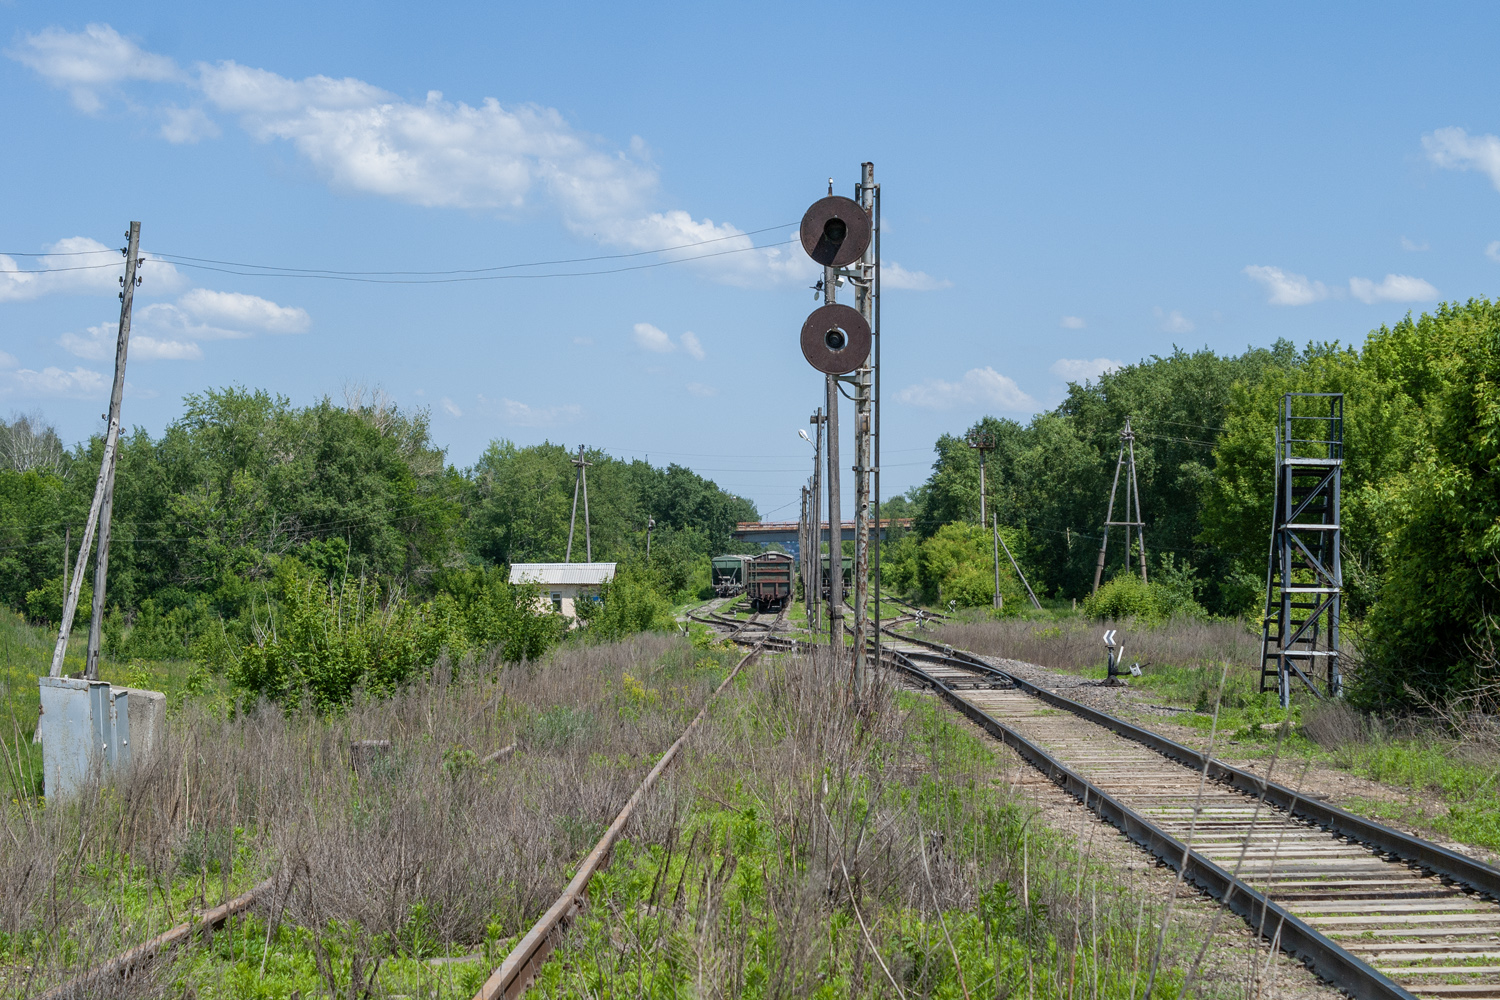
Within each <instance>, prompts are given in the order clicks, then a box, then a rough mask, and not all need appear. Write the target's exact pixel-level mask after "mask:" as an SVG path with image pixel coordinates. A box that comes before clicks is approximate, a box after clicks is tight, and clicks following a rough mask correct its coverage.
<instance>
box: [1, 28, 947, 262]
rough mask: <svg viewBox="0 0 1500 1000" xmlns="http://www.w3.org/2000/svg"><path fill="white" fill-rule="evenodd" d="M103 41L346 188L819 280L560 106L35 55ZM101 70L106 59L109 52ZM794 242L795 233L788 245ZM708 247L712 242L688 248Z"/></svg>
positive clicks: (168, 131) (57, 76) (175, 116)
mask: <svg viewBox="0 0 1500 1000" xmlns="http://www.w3.org/2000/svg"><path fill="white" fill-rule="evenodd" d="M39 39H40V40H41V41H38V40H39ZM100 39H103V40H104V41H105V42H108V43H109V44H110V45H116V46H117V47H118V45H120V44H123V45H125V46H128V47H129V48H130V50H131V51H132V52H133V53H134V56H133V57H132V58H134V59H135V63H130V64H129V65H131V66H134V67H135V68H134V69H119V68H116V69H114V70H109V71H107V72H104V76H105V77H107V78H108V79H110V80H116V81H118V80H124V79H174V78H177V79H181V81H182V83H183V84H184V86H185V87H187V88H191V89H193V90H196V92H197V93H196V95H195V96H194V101H197V100H198V99H199V98H200V97H201V99H202V100H204V101H206V103H207V106H208V107H209V108H210V109H212V110H216V111H219V112H224V113H227V114H231V115H235V116H237V117H238V118H239V122H240V125H241V127H242V128H244V129H245V131H246V132H248V133H249V134H250V135H251V136H253V137H255V138H256V139H259V140H260V141H263V142H272V141H284V142H288V143H290V144H291V145H292V146H293V147H294V148H295V149H296V150H297V152H298V153H299V154H300V155H301V156H302V157H303V158H304V159H305V160H306V161H307V162H308V163H309V164H311V165H312V167H313V168H314V170H316V171H317V172H318V173H319V174H320V175H321V176H323V177H324V178H325V179H326V180H327V181H328V183H329V184H330V185H331V186H333V187H335V188H337V189H340V190H344V191H352V192H357V193H363V194H373V195H377V196H381V197H386V198H392V199H395V200H397V201H404V202H409V203H412V204H416V205H423V206H427V207H444V208H462V209H491V210H500V211H516V210H520V209H523V208H527V207H534V206H536V205H539V204H550V205H551V206H552V207H554V208H555V209H557V210H558V211H559V212H560V214H561V216H562V220H563V223H564V225H565V226H567V227H568V228H569V229H570V230H572V231H573V232H575V233H577V234H579V235H580V236H583V237H585V238H588V239H591V240H594V241H596V242H598V243H601V244H605V245H608V246H616V247H620V248H623V249H628V250H636V251H654V250H659V249H660V248H663V247H682V249H680V250H677V251H674V252H672V253H668V254H665V255H664V257H665V259H674V258H675V259H690V258H691V259H695V260H696V262H695V263H692V264H689V265H687V266H689V267H692V268H694V269H695V270H699V271H701V272H703V273H705V274H707V275H708V276H710V277H712V278H713V279H714V280H717V281H721V282H725V283H728V284H736V285H746V286H761V285H774V284H784V283H790V282H794V281H795V282H801V281H804V280H810V277H811V276H812V275H815V274H816V273H817V267H816V265H814V264H813V263H812V262H811V261H810V260H808V259H807V257H806V256H805V255H804V254H803V253H802V251H801V248H800V247H796V246H795V245H792V246H770V247H756V246H755V244H754V240H752V238H751V237H749V236H747V235H746V234H745V233H744V232H743V231H742V230H740V229H738V228H736V227H735V226H732V225H730V224H728V223H715V222H713V220H711V219H706V218H705V219H697V218H695V217H694V216H693V215H691V214H690V213H688V212H686V211H683V210H680V209H678V210H666V211H656V210H652V209H651V207H650V204H649V203H650V201H651V199H652V197H653V196H654V194H655V192H656V189H657V184H658V174H657V169H656V167H655V165H654V164H653V163H652V162H651V159H650V152H649V150H648V149H647V147H646V144H645V142H644V141H642V140H641V139H639V138H638V137H637V138H633V139H632V140H631V142H630V143H629V146H628V148H627V149H610V148H608V147H607V146H606V145H605V144H604V143H603V142H602V141H600V140H599V139H598V138H596V137H595V136H592V135H589V134H587V133H585V132H582V131H580V130H579V129H577V128H575V127H574V126H573V125H572V124H571V123H569V122H568V121H567V120H566V119H565V118H564V117H563V115H562V113H561V112H559V111H557V110H556V109H554V108H547V107H542V106H539V105H535V104H519V105H502V104H501V103H500V102H499V101H498V100H496V99H494V98H485V99H483V100H482V101H480V102H479V103H478V104H477V105H476V104H469V103H465V102H463V101H457V102H455V101H448V100H445V99H444V98H443V95H442V94H441V93H440V92H438V91H429V92H428V94H427V95H426V98H425V100H422V101H406V100H402V99H401V98H399V97H397V96H396V95H395V94H392V93H390V92H388V91H385V90H383V89H381V88H380V87H377V86H375V85H373V84H370V83H367V82H365V81H363V80H359V79H355V78H353V77H345V78H343V79H334V78H332V77H327V76H321V75H320V76H310V77H305V78H303V79H300V80H297V79H291V78H288V77H283V76H281V75H279V74H277V73H274V72H271V71H269V70H264V69H257V68H255V67H251V66H242V65H240V64H238V63H236V62H234V61H226V62H220V63H217V64H214V65H210V64H208V63H199V64H198V65H197V66H196V75H195V76H193V77H191V78H189V77H183V76H181V75H180V74H178V73H177V70H176V68H175V65H174V64H173V63H172V62H171V60H169V59H165V58H164V57H161V56H153V55H151V54H149V53H144V52H142V51H141V50H140V49H138V48H136V47H135V46H134V44H133V43H130V42H126V41H125V40H124V39H122V38H120V36H119V35H118V34H117V33H116V32H115V31H114V29H113V28H110V27H109V26H107V25H95V26H91V27H90V28H89V29H87V30H85V31H84V32H80V33H77V34H70V33H68V32H65V31H62V30H60V29H49V30H48V31H47V32H44V33H43V34H42V35H38V36H33V37H32V38H31V39H29V40H28V42H27V44H28V45H29V46H31V49H32V50H37V51H39V49H38V46H42V47H46V46H51V47H52V48H53V49H59V50H60V49H67V48H72V49H77V50H90V51H92V50H93V49H97V48H99V47H100V44H101V43H100ZM91 47H92V48H91ZM105 47H108V46H105ZM12 55H13V56H14V57H15V58H18V59H21V60H22V61H23V62H26V64H27V65H29V66H32V67H33V68H35V69H37V71H38V72H39V73H42V74H43V76H44V77H46V78H47V79H49V80H56V81H62V82H63V83H67V82H68V81H72V80H75V79H82V77H80V73H81V72H82V71H81V70H76V69H74V70H64V69H57V68H54V67H52V66H51V64H50V63H46V64H44V63H43V62H41V61H39V57H34V56H35V53H34V52H31V51H30V50H28V51H27V52H21V53H13V54H12ZM116 62H119V59H117V60H116ZM95 64H99V65H102V63H101V62H100V60H99V59H98V58H94V59H93V61H92V62H91V63H90V65H95ZM84 76H87V74H84ZM88 79H89V80H92V79H93V78H92V77H89V78H88ZM85 82H88V81H87V80H86V81H85ZM94 106H97V99H96V100H95V104H94ZM162 115H163V118H164V124H163V126H162V135H163V137H164V138H166V139H168V140H169V141H171V142H192V141H196V140H198V139H202V138H205V137H207V136H210V135H213V134H215V132H216V130H217V128H218V126H217V125H216V124H214V122H213V121H212V120H211V119H209V117H208V115H207V114H206V113H205V112H204V111H203V110H202V109H199V108H198V107H197V105H196V104H194V106H193V107H190V108H188V109H182V108H180V107H178V106H177V105H175V104H174V105H171V106H169V107H166V108H164V109H163V110H162ZM795 236H796V234H795V233H794V232H789V233H787V234H785V235H784V236H783V239H784V240H794V239H795ZM709 240H712V241H715V242H713V243H709V244H708V245H707V246H696V247H686V246H684V245H685V244H693V243H700V244H701V243H703V242H704V241H709ZM645 262H646V263H651V262H652V261H651V259H650V258H648V259H647V261H645ZM903 275H905V278H903ZM889 280H891V281H892V282H893V287H908V286H913V287H914V285H921V284H923V283H931V282H933V279H931V278H929V277H928V276H926V275H922V274H920V273H919V272H904V271H901V270H900V269H899V268H897V269H896V273H894V274H893V276H892V277H891V278H890V279H889ZM903 280H906V281H907V282H908V283H909V285H902V284H901V282H902V281H903ZM912 283H914V284H912ZM944 284H946V283H941V282H940V283H936V284H933V285H932V287H942V286H943V285H944Z"/></svg>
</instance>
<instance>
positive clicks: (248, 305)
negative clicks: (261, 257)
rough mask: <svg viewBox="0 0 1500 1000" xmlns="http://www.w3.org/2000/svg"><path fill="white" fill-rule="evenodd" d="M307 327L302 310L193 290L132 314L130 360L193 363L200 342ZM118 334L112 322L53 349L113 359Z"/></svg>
mask: <svg viewBox="0 0 1500 1000" xmlns="http://www.w3.org/2000/svg"><path fill="white" fill-rule="evenodd" d="M311 325H312V319H311V317H309V316H308V314H307V311H306V310H305V309H302V308H299V307H296V306H283V305H278V304H276V303H275V302H272V301H271V300H269V299H263V298H261V297H260V296H258V295H245V294H243V293H241V292H215V291H211V290H210V289H207V288H194V289H192V290H191V291H189V292H188V293H187V294H185V295H183V296H182V297H181V298H179V299H178V300H177V301H176V302H153V303H151V304H150V305H147V306H144V307H142V308H141V309H139V310H137V311H136V314H135V319H134V322H133V323H132V324H131V332H130V357H131V359H132V360H137V361H198V360H200V359H201V358H202V357H203V349H202V348H201V347H199V346H198V344H199V341H204V340H242V339H245V338H247V337H253V336H255V335H256V334H257V333H301V332H304V331H306V330H307V329H308V328H309V327H310V326H311ZM118 333H119V328H118V326H117V325H116V324H115V323H113V322H108V323H100V324H98V325H96V326H91V327H89V328H88V329H87V331H86V332H84V333H81V334H80V333H65V334H63V335H62V336H61V337H59V338H58V341H57V342H58V344H59V345H61V346H62V348H63V349H64V350H66V351H67V352H68V353H70V354H73V355H75V356H77V357H80V358H88V359H90V360H93V361H103V360H106V359H109V358H112V357H114V356H115V340H116V337H117V336H118Z"/></svg>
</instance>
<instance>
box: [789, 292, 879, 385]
mask: <svg viewBox="0 0 1500 1000" xmlns="http://www.w3.org/2000/svg"><path fill="white" fill-rule="evenodd" d="M802 356H803V357H804V358H806V359H807V363H808V364H810V365H812V366H813V367H814V368H816V369H817V370H818V371H820V372H823V373H824V374H826V375H843V374H845V373H846V372H852V371H853V370H854V369H856V368H858V367H859V366H860V365H862V364H864V363H865V361H866V360H867V359H868V358H869V357H870V324H869V323H867V322H866V321H865V318H864V317H863V316H861V315H860V314H859V312H858V311H856V310H854V309H851V308H850V307H849V306H844V305H831V306H822V307H821V308H818V309H814V310H813V311H812V315H810V316H808V317H807V322H805V323H803V324H802Z"/></svg>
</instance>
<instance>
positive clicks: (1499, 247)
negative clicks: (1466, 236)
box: [1484, 240, 1500, 264]
mask: <svg viewBox="0 0 1500 1000" xmlns="http://www.w3.org/2000/svg"><path fill="white" fill-rule="evenodd" d="M1484 255H1485V256H1486V257H1488V258H1489V259H1490V260H1492V261H1495V262H1496V263H1497V264H1500V240H1495V241H1494V242H1493V243H1491V244H1490V245H1489V246H1487V247H1485V248H1484Z"/></svg>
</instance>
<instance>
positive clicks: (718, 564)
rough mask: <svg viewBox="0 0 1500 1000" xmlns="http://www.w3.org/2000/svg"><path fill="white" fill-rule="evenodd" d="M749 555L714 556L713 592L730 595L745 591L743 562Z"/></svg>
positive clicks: (746, 560) (745, 561)
mask: <svg viewBox="0 0 1500 1000" xmlns="http://www.w3.org/2000/svg"><path fill="white" fill-rule="evenodd" d="M749 561H750V557H749V556H714V560H713V574H714V593H715V594H718V595H719V596H720V597H732V596H734V595H735V594H742V593H744V592H745V564H746V563H747V562H749Z"/></svg>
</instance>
